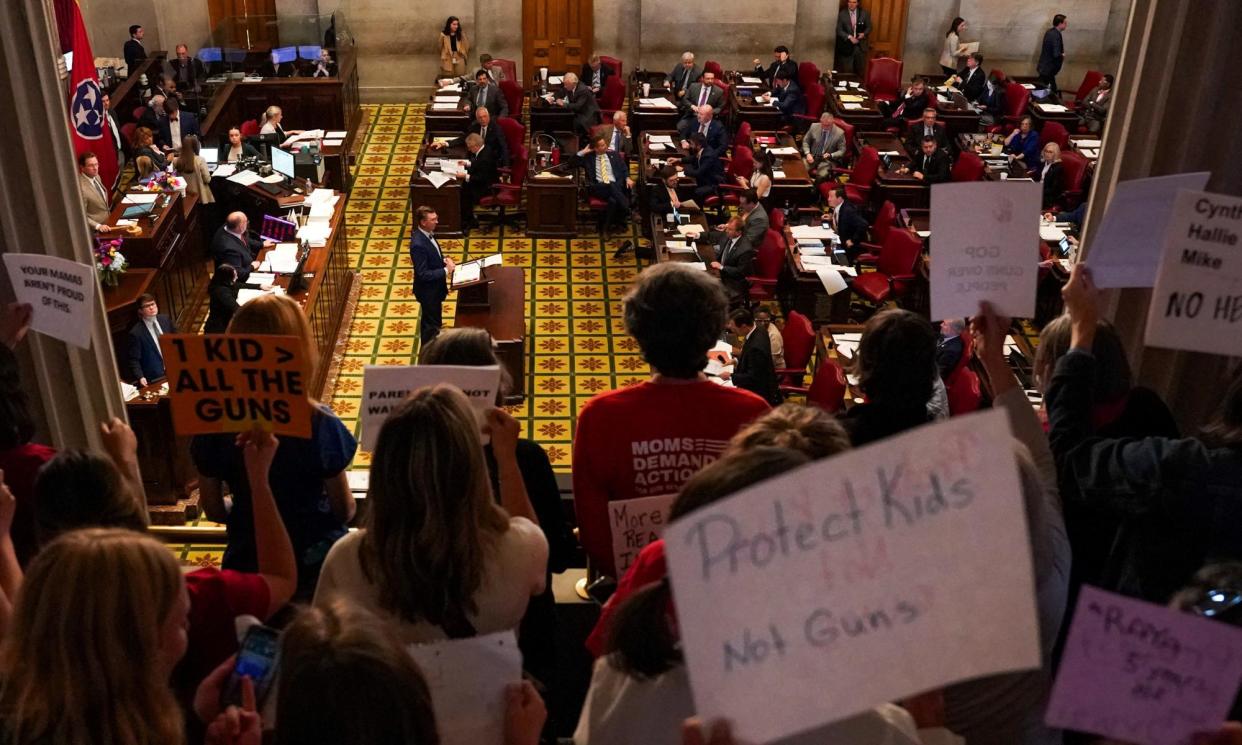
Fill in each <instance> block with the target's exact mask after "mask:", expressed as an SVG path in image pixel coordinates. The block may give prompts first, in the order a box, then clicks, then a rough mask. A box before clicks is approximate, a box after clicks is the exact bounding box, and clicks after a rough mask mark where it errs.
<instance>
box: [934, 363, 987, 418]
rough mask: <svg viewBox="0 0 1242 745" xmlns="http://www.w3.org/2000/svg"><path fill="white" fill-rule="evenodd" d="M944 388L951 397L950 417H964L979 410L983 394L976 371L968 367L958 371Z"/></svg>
mask: <svg viewBox="0 0 1242 745" xmlns="http://www.w3.org/2000/svg"><path fill="white" fill-rule="evenodd" d="M944 387H945V392H946V393H948V396H949V416H962V415H963V414H969V413H971V412H972V411H977V410H978V409H979V404H980V403H981V402H982V400H983V392H982V391H981V390H980V389H979V376H978V375H977V374H975V371H974V370H971V369H970V368H968V367H964V368H962V369H960V370H958V371H957V372H956V373H955V374H953V375H952V376H950V378H949V379H948V380H947V381H946V382H945V384H944Z"/></svg>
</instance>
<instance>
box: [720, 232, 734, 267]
mask: <svg viewBox="0 0 1242 745" xmlns="http://www.w3.org/2000/svg"><path fill="white" fill-rule="evenodd" d="M736 245H737V238H731V239H729V245H727V246H725V250H724V252H723V253H721V254H720V263H721V264H727V263H728V260H729V254H730V253H732V252H733V247H734V246H736Z"/></svg>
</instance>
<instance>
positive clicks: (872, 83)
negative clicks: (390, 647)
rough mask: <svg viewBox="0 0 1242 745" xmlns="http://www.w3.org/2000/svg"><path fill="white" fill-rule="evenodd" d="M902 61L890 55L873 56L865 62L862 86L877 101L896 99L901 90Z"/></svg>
mask: <svg viewBox="0 0 1242 745" xmlns="http://www.w3.org/2000/svg"><path fill="white" fill-rule="evenodd" d="M903 65H904V63H903V62H902V61H901V60H899V59H893V58H892V57H873V58H872V59H871V60H870V61H868V62H867V73H866V75H865V76H864V77H863V86H864V87H866V89H867V91H868V92H869V93H871V97H872V98H874V99H876V100H877V101H896V100H897V95H898V93H899V92H900V91H901V71H902V67H903Z"/></svg>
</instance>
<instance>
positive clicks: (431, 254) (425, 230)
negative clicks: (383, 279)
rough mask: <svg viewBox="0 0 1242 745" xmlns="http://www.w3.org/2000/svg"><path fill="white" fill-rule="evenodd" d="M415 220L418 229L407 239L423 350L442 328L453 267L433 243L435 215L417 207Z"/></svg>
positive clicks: (428, 209) (433, 211)
mask: <svg viewBox="0 0 1242 745" xmlns="http://www.w3.org/2000/svg"><path fill="white" fill-rule="evenodd" d="M414 217H415V219H416V220H417V221H418V227H416V228H415V229H414V235H413V236H411V237H410V261H411V262H413V264H414V299H415V300H417V301H418V306H419V308H420V309H421V313H420V314H419V315H420V316H421V317H420V319H419V322H418V338H419V340H420V347H426V346H427V345H428V344H430V343H431V340H432V339H434V338H436V335H437V334H439V333H440V327H441V326H443V325H444V312H443V305H444V298H446V297H448V278H449V277H451V276H452V275H453V270H454V269H455V268H456V265H455V264H454V263H453V260H452V259H450V258H449V257H447V256H445V255H444V252H443V251H441V250H440V244H439V243H438V242H437V241H436V236H435V232H436V224H437V223H438V222H440V218H439V216H438V215H436V211H435V210H434V209H432V208H430V207H426V206H423V207H419V208H418V209H417V210H415V212H414Z"/></svg>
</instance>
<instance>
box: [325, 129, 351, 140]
mask: <svg viewBox="0 0 1242 745" xmlns="http://www.w3.org/2000/svg"><path fill="white" fill-rule="evenodd" d="M348 135H349V133H348V132H346V131H344V130H340V131H337V130H332V131H331V132H324V133H323V136H324V137H325V138H327V139H329V140H343V139H345V138H346V137H347V136H348Z"/></svg>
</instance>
